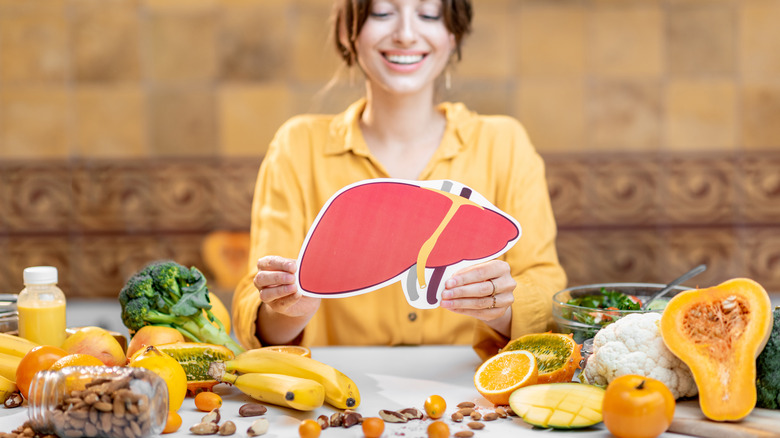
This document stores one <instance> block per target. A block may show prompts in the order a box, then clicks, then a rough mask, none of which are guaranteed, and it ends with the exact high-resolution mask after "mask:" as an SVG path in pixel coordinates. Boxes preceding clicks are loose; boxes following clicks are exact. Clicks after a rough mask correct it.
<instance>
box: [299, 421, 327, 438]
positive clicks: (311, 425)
mask: <svg viewBox="0 0 780 438" xmlns="http://www.w3.org/2000/svg"><path fill="white" fill-rule="evenodd" d="M320 432H322V427H320V424H319V423H317V422H316V421H314V420H311V419H307V420H303V421H301V424H300V425H298V435H300V436H301V438H317V437H319V436H320Z"/></svg>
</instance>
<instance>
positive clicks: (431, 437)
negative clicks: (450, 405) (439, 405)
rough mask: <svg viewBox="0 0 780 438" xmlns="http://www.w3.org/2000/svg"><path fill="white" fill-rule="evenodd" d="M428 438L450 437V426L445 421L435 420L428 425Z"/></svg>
mask: <svg viewBox="0 0 780 438" xmlns="http://www.w3.org/2000/svg"><path fill="white" fill-rule="evenodd" d="M427 432H428V438H448V437H449V436H450V427H449V426H447V423H445V422H443V421H434V422H433V423H431V424H429V425H428V430H427Z"/></svg>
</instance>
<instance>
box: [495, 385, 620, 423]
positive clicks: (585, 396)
mask: <svg viewBox="0 0 780 438" xmlns="http://www.w3.org/2000/svg"><path fill="white" fill-rule="evenodd" d="M604 392H605V391H604V389H603V388H600V387H598V386H593V385H586V384H583V383H545V384H538V385H531V386H526V387H523V388H520V389H518V390H516V391H515V392H513V393H512V395H511V396H509V406H510V407H511V408H512V410H513V411H514V412H515V413H516V414H517V415H518V416H520V417H521V418H522V419H523V420H525V422H527V423H529V424H532V425H534V426H537V427H544V428H553V429H579V428H583V427H589V426H593V425H594V424H597V423H600V422H601V421H602V415H601V404H602V402H603V400H604Z"/></svg>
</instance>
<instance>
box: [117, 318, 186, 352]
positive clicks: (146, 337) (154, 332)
mask: <svg viewBox="0 0 780 438" xmlns="http://www.w3.org/2000/svg"><path fill="white" fill-rule="evenodd" d="M174 342H184V336H183V335H182V334H181V332H179V331H178V330H176V329H175V328H172V327H163V326H156V325H145V326H143V327H141V329H140V330H138V331H137V332H135V334H134V335H133V337H132V339H130V343H129V344H128V345H127V357H128V358H130V357H133V354H135V352H136V351H138V350H141V349H143V348H144V347H146V346H149V345H162V344H172V343H174Z"/></svg>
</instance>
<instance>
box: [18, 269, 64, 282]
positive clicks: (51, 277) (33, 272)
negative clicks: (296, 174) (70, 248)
mask: <svg viewBox="0 0 780 438" xmlns="http://www.w3.org/2000/svg"><path fill="white" fill-rule="evenodd" d="M56 282H57V268H55V267H54V266H33V267H30V268H25V269H24V284H53V283H56Z"/></svg>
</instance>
